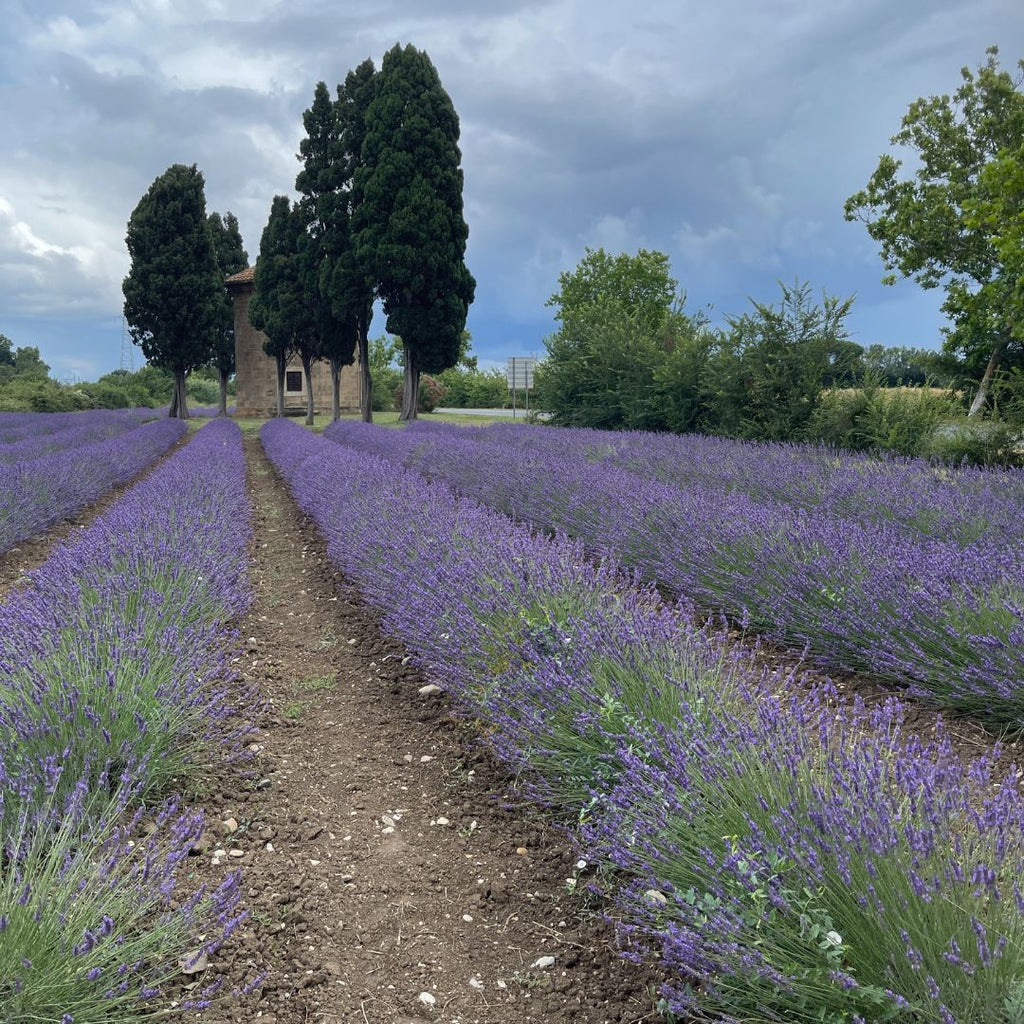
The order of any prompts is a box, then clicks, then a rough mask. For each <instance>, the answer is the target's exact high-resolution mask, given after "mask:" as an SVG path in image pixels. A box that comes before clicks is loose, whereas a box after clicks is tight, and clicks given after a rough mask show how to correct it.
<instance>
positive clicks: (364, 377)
mask: <svg viewBox="0 0 1024 1024" xmlns="http://www.w3.org/2000/svg"><path fill="white" fill-rule="evenodd" d="M369 334H370V325H369V324H368V323H367V322H366V320H365V319H361V320H360V321H359V413H360V415H361V416H362V420H363V422H364V423H372V422H373V375H372V374H371V373H370V340H369Z"/></svg>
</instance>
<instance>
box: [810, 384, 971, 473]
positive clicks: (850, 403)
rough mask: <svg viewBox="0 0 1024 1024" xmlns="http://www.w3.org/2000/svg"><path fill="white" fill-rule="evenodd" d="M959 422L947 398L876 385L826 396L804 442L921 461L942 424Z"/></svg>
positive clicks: (944, 394) (923, 390) (952, 401)
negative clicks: (910, 457) (885, 453)
mask: <svg viewBox="0 0 1024 1024" xmlns="http://www.w3.org/2000/svg"><path fill="white" fill-rule="evenodd" d="M961 417H962V411H961V409H960V408H959V406H958V405H957V402H956V400H955V398H954V397H953V396H952V395H951V394H949V393H948V392H940V391H934V390H932V389H931V388H903V389H890V388H882V387H879V386H878V384H877V381H876V380H874V379H872V380H869V381H868V382H867V383H866V384H865V386H863V387H861V388H857V389H849V390H846V391H829V392H826V393H824V394H823V395H822V396H821V398H820V400H819V402H818V405H817V407H816V408H815V410H814V412H813V414H812V415H811V417H810V418H809V420H808V423H807V425H806V428H805V430H804V432H803V437H804V438H805V439H807V440H809V441H816V442H818V443H821V444H831V445H836V446H837V447H841V448H847V449H849V450H851V451H864V452H869V451H875V452H890V453H892V454H895V455H921V454H924V446H925V444H926V442H927V441H928V439H929V438H930V437H931V436H932V434H933V433H934V431H935V430H936V428H937V427H938V426H939V425H940V424H943V423H946V422H948V421H950V420H953V419H957V418H961Z"/></svg>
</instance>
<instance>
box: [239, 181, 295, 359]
mask: <svg viewBox="0 0 1024 1024" xmlns="http://www.w3.org/2000/svg"><path fill="white" fill-rule="evenodd" d="M298 226H299V224H298V220H297V218H295V217H293V216H292V205H291V202H290V201H289V199H288V197H287V196H274V199H273V201H272V202H271V205H270V216H269V218H268V220H267V225H266V227H265V228H264V229H263V234H262V235H261V236H260V254H259V258H258V259H257V260H256V270H255V273H254V283H255V290H254V294H253V296H252V299H251V300H250V302H249V322H250V323H251V324H252V325H253V327H255V328H256V329H257V330H258V331H262V332H263V333H264V334H265V335H266V336H267V340H266V341H265V342H264V343H263V348H264V351H265V352H266V353H267V355H269V356H274V357H278V358H282V359H285V360H287V358H288V356H290V355H291V354H292V353H293V352H294V351H295V335H296V326H297V324H299V323H300V322H301V316H302V287H301V282H300V280H299V270H298V264H297V233H296V229H297V228H298Z"/></svg>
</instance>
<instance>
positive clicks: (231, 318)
mask: <svg viewBox="0 0 1024 1024" xmlns="http://www.w3.org/2000/svg"><path fill="white" fill-rule="evenodd" d="M207 220H208V223H209V225H210V235H211V237H212V239H213V251H214V253H215V254H216V257H217V267H218V269H219V270H220V277H221V282H222V283H221V313H220V317H219V323H218V327H217V331H216V333H215V335H214V344H213V365H214V367H216V369H217V372H218V374H219V375H220V408H219V409H218V410H217V415H218V416H227V414H228V378H229V377H230V376H231V374H233V373H234V372H235V308H234V302H232V300H231V296H230V295H229V294H228V291H227V289H226V288H225V287H224V286H223V281H224V279H225V278H227V277H230V276H231V275H232V274H237V273H238V272H239V271H240V270H245V268H246V267H247V266H249V254H248V253H247V252H246V251H245V245H244V244H243V242H242V233H241V231H239V229H238V218H237V217H236V216H235V215H234V214H233V213H230V212H229V213H226V214H224V216H223V218H222V217H221V215H220V214H219V213H211V214H210V216H209V218H207Z"/></svg>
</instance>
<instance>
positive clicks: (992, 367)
mask: <svg viewBox="0 0 1024 1024" xmlns="http://www.w3.org/2000/svg"><path fill="white" fill-rule="evenodd" d="M1002 354H1003V343H1002V342H999V343H997V344H996V347H995V348H994V349H992V355H991V356H989V360H988V366H986V367H985V372H984V374H983V375H982V378H981V383H980V384H979V385H978V393H977V394H976V395H975V396H974V401H973V402H971V409H970V412H968V413H967V418H968V419H972V418H973V417H974V416H977V414H978V413H979V412H981V410H982V409H984V408H985V402H986V401H987V400H988V392H989V388H990V387H991V386H992V378H993V377H994V376H995V374H996V370H997V369H998V368H999V360H1000V358H1001V357H1002Z"/></svg>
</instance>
